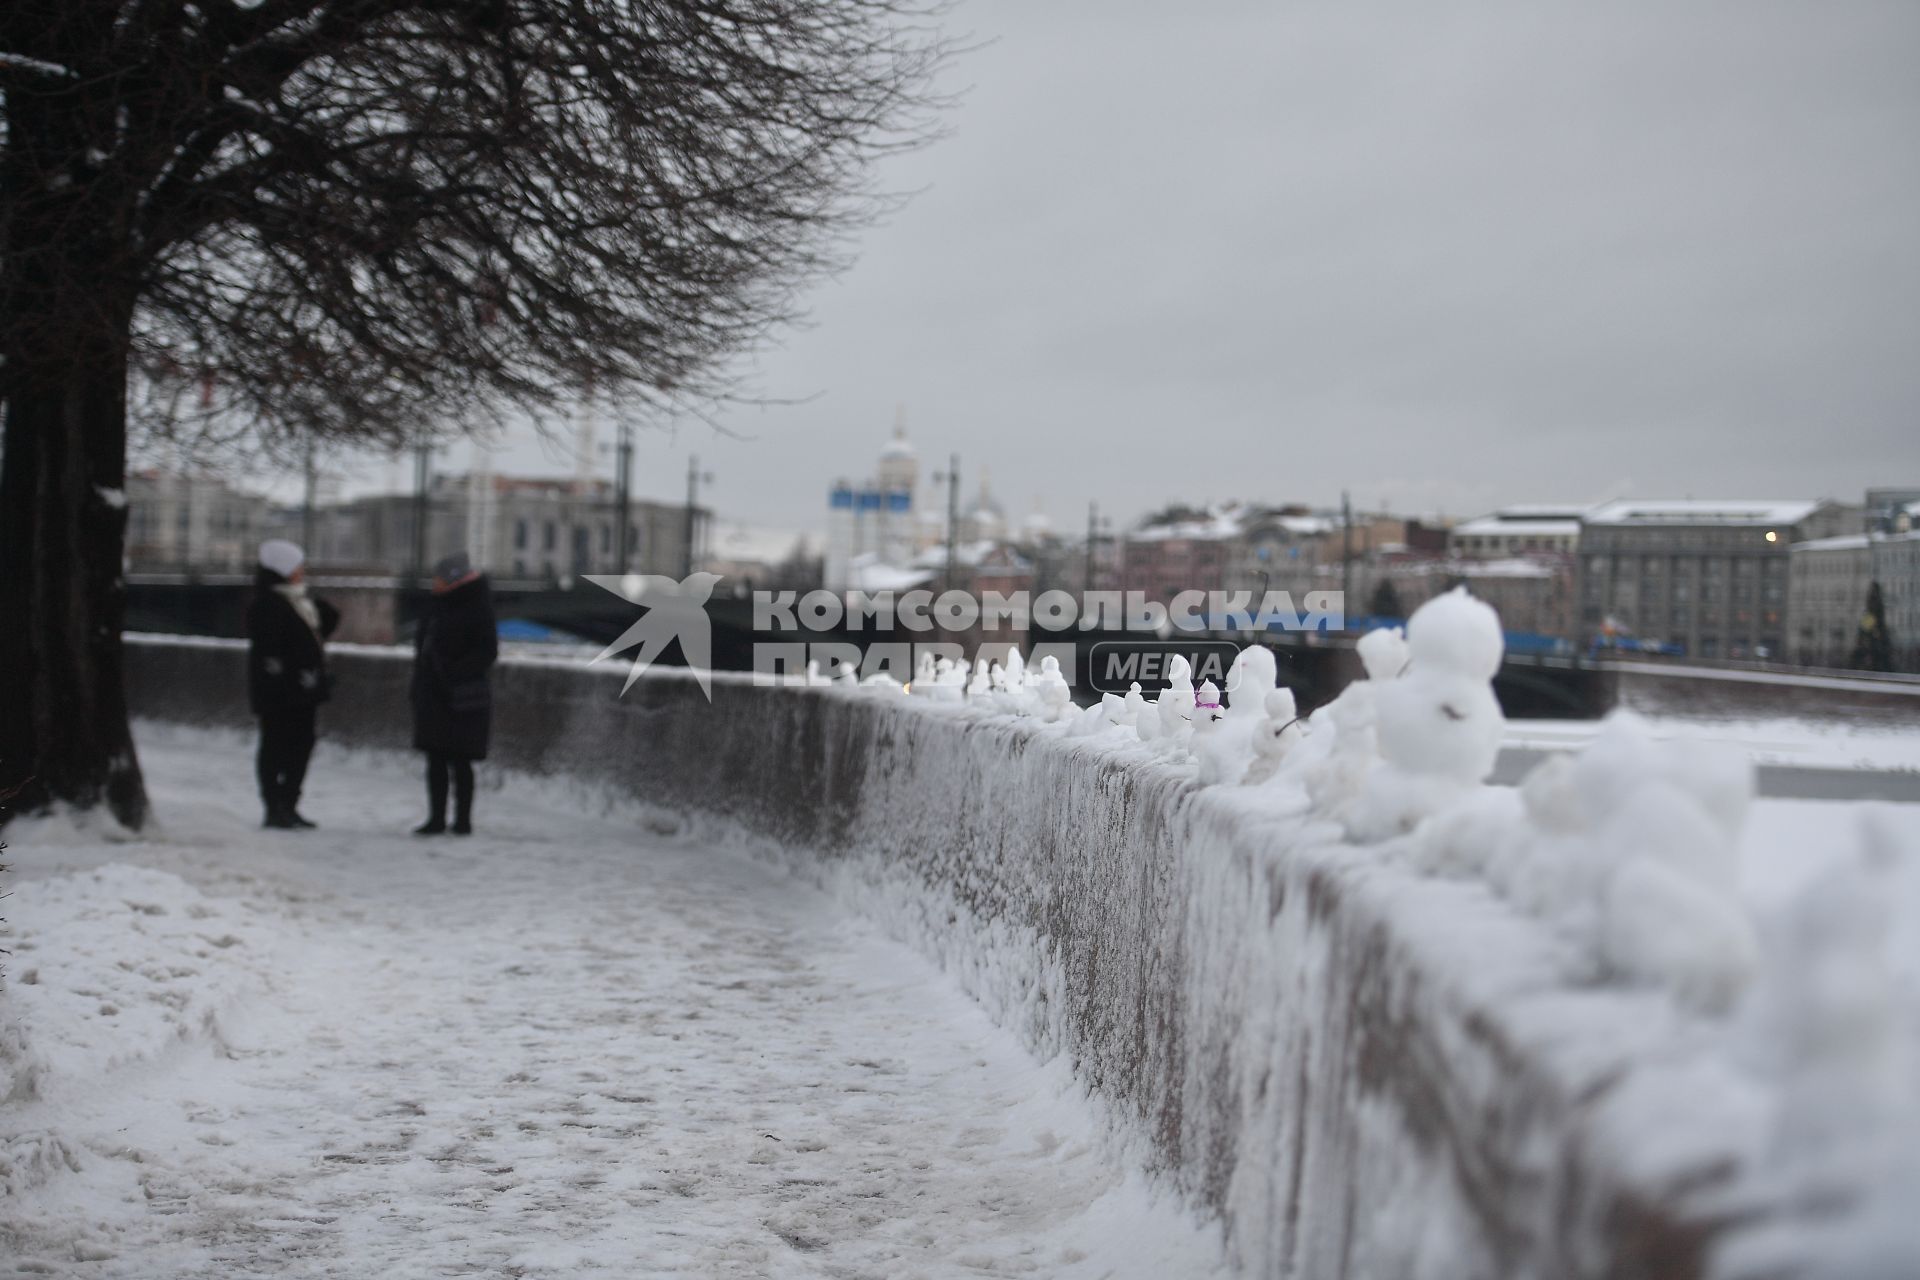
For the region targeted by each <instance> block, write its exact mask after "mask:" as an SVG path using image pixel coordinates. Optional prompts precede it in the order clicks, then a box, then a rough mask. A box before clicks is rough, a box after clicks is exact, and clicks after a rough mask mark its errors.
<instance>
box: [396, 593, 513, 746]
mask: <svg viewBox="0 0 1920 1280" xmlns="http://www.w3.org/2000/svg"><path fill="white" fill-rule="evenodd" d="M499 654H500V636H499V631H498V629H497V628H496V626H495V624H494V620H493V589H492V587H490V586H489V585H488V584H487V580H486V579H485V578H484V577H481V578H475V579H474V580H473V581H471V582H468V583H464V584H462V585H460V586H458V587H455V588H454V589H453V590H451V591H448V592H444V593H442V594H439V595H436V596H434V597H433V598H432V600H431V601H429V603H428V605H427V612H426V616H424V617H422V618H421V619H420V628H419V630H418V631H417V632H416V633H415V634H414V642H413V745H414V747H415V748H416V749H418V750H420V751H432V752H436V753H438V754H441V755H448V756H452V757H454V758H455V759H460V760H484V759H486V757H487V738H488V735H489V731H490V730H491V729H492V725H493V690H492V688H491V686H490V684H489V681H488V677H487V673H488V672H489V671H490V670H492V668H493V662H494V659H495V658H497V657H498V656H499Z"/></svg>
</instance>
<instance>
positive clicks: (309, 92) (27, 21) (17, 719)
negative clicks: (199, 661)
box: [0, 0, 947, 825]
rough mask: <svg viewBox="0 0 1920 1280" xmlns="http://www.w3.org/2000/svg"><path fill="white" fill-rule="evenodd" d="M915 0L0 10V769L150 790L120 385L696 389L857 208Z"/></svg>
mask: <svg viewBox="0 0 1920 1280" xmlns="http://www.w3.org/2000/svg"><path fill="white" fill-rule="evenodd" d="M931 22H932V15H931V14H930V13H929V12H928V11H927V10H926V8H925V7H924V6H923V5H921V4H919V3H918V0H253V2H252V3H240V2H237V0H193V2H192V3H187V2H185V0H8V3H6V4H5V5H0V131H3V132H0V359H4V366H3V367H0V398H4V401H5V414H6V434H5V459H4V473H3V474H0V788H3V787H5V786H6V785H8V784H10V783H11V784H16V785H20V786H22V787H24V791H23V795H22V801H23V803H24V804H26V805H27V806H33V805H35V804H39V803H44V802H46V801H47V800H50V799H60V800H65V801H69V802H72V803H75V804H80V805H89V804H95V803H98V802H100V801H101V800H103V799H104V800H105V802H106V803H107V804H108V805H109V806H110V807H111V809H112V811H113V812H114V813H115V814H116V815H117V816H118V817H119V818H120V819H121V820H122V821H124V822H126V823H128V824H130V825H137V824H138V823H139V822H140V821H141V820H142V819H143V817H144V815H145V812H146V799H145V794H144V789H143V786H142V783H141V777H140V772H139V768H138V765H137V764H136V762H135V757H134V752H133V744H132V739H131V736H130V734H129V732H128V727H127V710H126V699H125V694H124V690H123V685H122V677H121V641H120V624H121V618H122V615H123V594H124V587H123V583H122V580H121V568H122V537H123V533H124V527H125V512H124V509H123V508H124V505H125V503H124V498H123V496H122V484H123V481H124V476H125V465H126V463H125V456H126V442H127V428H128V422H129V394H130V392H132V393H133V398H134V402H135V405H136V408H137V410H138V411H139V412H143V413H152V414H157V415H159V417H160V419H161V420H162V422H163V423H165V424H168V425H170V426H171V427H173V428H175V429H184V428H185V427H186V426H188V425H195V426H197V427H199V428H218V427H220V426H221V425H223V424H224V425H226V426H227V427H235V426H237V427H239V428H242V429H244V430H246V431H249V432H257V433H260V434H261V435H263V436H264V437H265V438H266V439H268V440H279V441H290V440H293V439H297V438H308V439H310V438H314V437H318V438H322V439H330V440H360V441H369V442H379V443H386V444H399V443H402V442H410V441H414V440H417V439H418V438H419V436H420V434H421V433H422V432H423V431H426V430H429V429H430V428H431V425H432V424H435V423H444V422H458V423H463V424H467V425H483V424H487V423H491V422H496V421H498V420H499V417H500V415H502V414H503V413H507V412H512V413H515V414H532V415H534V416H535V417H536V418H538V417H539V416H540V415H541V414H542V413H543V412H544V411H546V410H548V409H551V408H553V407H555V406H556V405H558V404H560V403H561V402H562V401H563V400H564V399H566V398H567V397H569V396H571V395H572V394H574V393H575V392H577V391H579V390H581V389H583V388H586V387H589V386H598V387H601V388H610V387H621V388H624V389H625V392H626V394H627V395H628V397H629V399H631V398H632V397H634V396H640V397H648V396H651V397H670V398H677V399H682V400H684V399H685V398H686V397H704V396H712V395H716V394H719V393H722V392H723V391H724V390H725V380H724V374H725V362H726V361H727V359H728V358H729V357H730V356H732V355H734V354H736V353H738V352H740V351H742V350H743V349H745V348H747V347H749V346H750V345H751V344H753V343H754V342H756V341H757V340H759V339H761V338H762V337H763V336H764V335H766V333H767V332H768V331H769V329H770V328H772V327H774V326H777V325H779V324H781V323H783V322H786V321H789V320H791V319H792V318H793V317H794V316H795V314H796V311H797V290H798V289H799V288H800V287H801V286H802V285H803V284H805V283H806V282H808V281H809V280H811V279H814V278H816V277H817V276H818V275H819V274H820V273H822V272H823V271H827V270H831V269H832V268H834V267H836V266H838V265H840V264H841V263H842V262H843V261H844V259H845V254H846V252H847V249H848V240H847V237H848V234H849V233H850V232H851V231H852V230H854V229H856V228H858V227H859V226H862V225H864V224H865V223H866V222H868V221H870V219H871V218H872V217H873V216H874V215H875V214H876V213H877V212H878V211H879V210H880V209H881V207H882V206H883V203H884V202H883V201H882V200H881V198H880V197H879V196H877V195H876V194H875V192H874V191H873V189H872V187H871V186H870V184H869V175H870V173H871V164H872V161H873V160H874V159H875V158H876V157H877V156H879V155H880V154H882V153H883V152H885V151H888V150H890V149H895V148H899V147H902V146H910V145H914V144H915V143H917V142H919V141H922V140H924V138H925V137H926V136H927V132H928V130H929V128H930V126H931V112H932V108H933V107H934V105H935V104H934V102H933V100H932V99H931V97H930V96H929V95H930V88H929V86H930V83H931V78H932V75H933V72H934V71H935V69H936V68H937V65H938V63H939V62H940V60H941V59H942V58H943V57H944V56H945V54H946V52H947V47H946V46H945V45H944V43H943V41H942V39H941V37H940V36H939V34H938V33H937V32H936V31H935V30H934V29H933V28H932V26H931Z"/></svg>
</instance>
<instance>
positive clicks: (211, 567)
mask: <svg viewBox="0 0 1920 1280" xmlns="http://www.w3.org/2000/svg"><path fill="white" fill-rule="evenodd" d="M126 498H127V541H126V558H127V567H128V568H129V569H132V570H135V571H153V570H167V571H173V572H201V573H242V572H251V571H252V570H253V567H254V564H255V563H256V559H257V557H258V555H259V547H260V543H261V541H262V540H264V539H266V538H268V537H271V536H273V532H274V522H273V518H272V507H271V505H270V504H269V503H268V501H267V499H266V498H264V497H261V496H260V495H258V494H252V493H246V492H243V491H241V490H239V489H235V488H234V487H233V486H231V485H229V484H228V483H227V482H226V481H224V480H221V479H219V478H217V477H214V476H208V475H195V474H180V473H176V472H169V471H141V472H136V473H133V474H130V475H128V476H127V480H126Z"/></svg>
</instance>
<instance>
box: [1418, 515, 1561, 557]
mask: <svg viewBox="0 0 1920 1280" xmlns="http://www.w3.org/2000/svg"><path fill="white" fill-rule="evenodd" d="M1585 511H1586V508H1584V507H1556V506H1541V505H1526V506H1515V507H1502V508H1500V510H1498V511H1495V512H1493V513H1492V514H1490V515H1484V516H1477V517H1475V518H1474V519H1472V520H1466V521H1462V522H1461V523H1459V524H1457V525H1454V526H1453V528H1452V529H1450V530H1448V531H1447V550H1448V551H1449V552H1450V553H1451V554H1452V555H1454V556H1457V557H1460V558H1463V559H1470V560H1505V559H1508V558H1510V557H1513V556H1522V555H1530V554H1534V553H1538V552H1557V553H1560V554H1563V555H1572V554H1574V552H1576V551H1577V550H1579V546H1580V517H1581V516H1582V515H1583V514H1584V513H1585Z"/></svg>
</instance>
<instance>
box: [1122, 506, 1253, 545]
mask: <svg viewBox="0 0 1920 1280" xmlns="http://www.w3.org/2000/svg"><path fill="white" fill-rule="evenodd" d="M1239 535H1240V521H1239V519H1238V518H1237V516H1236V515H1234V514H1230V513H1228V512H1224V511H1214V512H1211V513H1209V514H1208V515H1206V516H1205V517H1203V518H1201V519H1198V520H1174V521H1170V522H1168V523H1165V524H1146V525H1141V526H1140V527H1139V528H1138V529H1135V530H1134V531H1133V532H1132V533H1129V534H1128V535H1127V540H1128V541H1130V542H1172V541H1174V540H1175V539H1179V538H1185V539H1191V540H1194V541H1201V542H1205V541H1219V540H1222V539H1225V538H1235V537H1238V536H1239Z"/></svg>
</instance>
